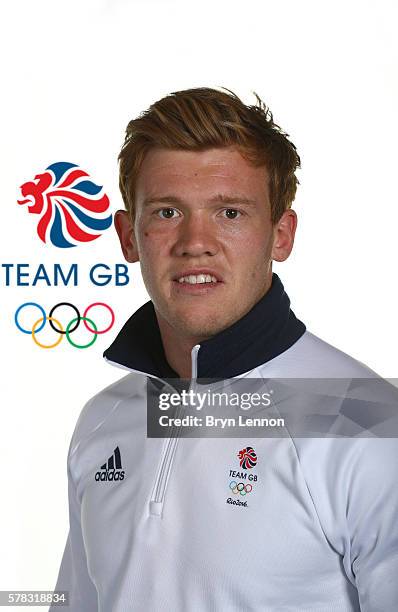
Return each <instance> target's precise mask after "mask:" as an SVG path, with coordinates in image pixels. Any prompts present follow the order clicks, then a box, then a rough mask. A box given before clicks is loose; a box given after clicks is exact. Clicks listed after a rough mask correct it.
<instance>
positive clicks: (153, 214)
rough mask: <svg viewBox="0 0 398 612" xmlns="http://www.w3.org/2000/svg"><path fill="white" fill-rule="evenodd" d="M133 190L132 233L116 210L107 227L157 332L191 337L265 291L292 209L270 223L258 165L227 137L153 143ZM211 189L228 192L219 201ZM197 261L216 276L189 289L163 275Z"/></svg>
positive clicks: (283, 250)
mask: <svg viewBox="0 0 398 612" xmlns="http://www.w3.org/2000/svg"><path fill="white" fill-rule="evenodd" d="M135 192H136V200H135V209H136V210H135V222H134V228H133V235H131V227H130V229H129V226H128V220H127V217H126V216H123V213H122V212H120V216H119V218H118V221H117V229H118V233H119V237H120V240H121V243H122V248H123V252H124V254H125V257H126V259H127V260H128V261H137V260H139V261H140V265H141V272H142V276H143V280H144V283H145V286H146V288H147V291H148V293H149V295H150V297H151V299H152V301H153V303H154V306H155V310H156V314H157V317H158V321H159V326H160V329H161V333H162V336H163V335H164V334H166V332H170V333H171V337H173V335H174V337H177V336H179V337H180V338H182V337H183V338H185V339H186V341H187V342H188V343H190V344H193V343H197V342H200V341H201V340H203V339H206V338H209V337H211V336H213V335H215V334H217V333H218V332H220V331H222V330H223V329H225V328H226V327H229V326H230V325H231V324H232V323H234V322H235V321H237V320H238V319H240V318H241V317H242V316H244V315H245V314H246V313H247V312H248V311H249V310H250V309H251V308H252V307H253V306H254V305H255V304H256V303H257V302H258V301H259V300H260V299H261V297H262V296H263V295H264V294H265V293H266V292H267V291H268V289H269V287H270V284H271V277H272V259H275V260H278V261H283V260H284V259H286V258H287V257H288V255H289V253H290V251H291V248H292V246H293V239H294V231H295V223H296V216H295V213H294V212H293V211H287V212H285V213H284V215H283V216H282V218H281V220H280V221H279V222H278V223H277V224H275V225H274V226H273V225H272V222H271V205H270V201H269V194H268V173H267V169H266V168H265V167H254V166H252V165H250V164H249V162H247V161H246V160H245V159H244V158H243V157H242V156H241V155H240V153H239V152H238V151H237V150H235V149H234V148H232V147H224V148H220V149H209V150H206V151H201V152H192V151H178V150H167V149H153V150H151V151H150V152H149V153H148V154H147V156H146V157H145V159H144V162H143V164H142V166H141V169H140V172H139V175H138V180H137V184H136V191H135ZM220 194H221V195H222V196H225V197H229V198H237V201H236V202H234V203H233V204H230V203H225V202H224V201H222V200H221V199H220V198H219V197H218V196H219V195H220ZM161 198H163V200H162V202H159V200H160V199H161ZM165 198H169V200H167V201H166V200H165ZM148 199H151V200H156V201H155V202H151V203H149V204H147V203H146V201H147V200H148ZM240 199H241V200H242V201H243V200H244V199H247V200H250V202H251V204H248V203H244V202H243V203H240ZM226 210H228V211H231V210H232V211H236V212H233V213H232V214H231V212H228V213H226ZM165 211H167V215H165ZM166 216H167V218H166ZM201 267H203V268H210V269H212V270H215V271H216V272H217V274H218V275H219V277H220V278H221V279H222V281H223V282H222V283H220V284H218V285H217V287H216V288H215V289H213V290H209V291H207V292H203V293H201V294H195V295H192V294H189V293H187V292H184V291H182V290H181V288H180V287H179V284H178V283H177V282H175V281H174V280H173V279H174V278H175V277H176V276H180V275H181V273H182V272H184V270H187V269H189V268H195V269H200V268H201Z"/></svg>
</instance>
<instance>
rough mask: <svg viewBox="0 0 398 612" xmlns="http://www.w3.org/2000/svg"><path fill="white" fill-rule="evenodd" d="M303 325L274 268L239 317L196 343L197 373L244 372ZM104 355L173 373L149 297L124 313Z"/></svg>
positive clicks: (215, 375) (288, 342) (291, 338)
mask: <svg viewBox="0 0 398 612" xmlns="http://www.w3.org/2000/svg"><path fill="white" fill-rule="evenodd" d="M305 329H306V328H305V325H304V323H302V322H301V321H299V319H297V318H296V317H295V315H294V313H293V312H292V311H291V310H290V300H289V297H288V296H287V294H286V292H285V290H284V287H283V285H282V282H281V280H280V279H279V277H278V276H277V275H276V274H275V273H274V274H273V275H272V284H271V287H270V289H269V290H268V292H267V293H266V294H265V295H264V296H263V297H262V298H261V300H260V301H259V302H257V304H255V306H253V308H252V309H251V310H250V311H249V312H248V313H247V314H246V315H245V316H244V317H242V318H241V319H239V321H236V322H235V323H233V325H231V326H230V327H228V328H227V329H224V330H223V331H222V332H220V333H219V334H217V335H215V336H213V337H212V338H209V339H208V340H205V341H203V342H201V343H200V350H199V353H198V378H219V379H223V378H232V377H234V376H238V375H239V374H243V373H244V372H248V371H250V370H252V369H253V368H255V367H257V366H259V365H261V364H263V363H265V362H267V361H270V360H271V359H273V358H274V357H277V356H278V355H280V354H281V353H283V352H284V351H286V350H287V349H288V348H290V347H291V346H292V345H293V344H294V343H295V342H297V340H298V339H299V338H300V337H301V336H302V335H303V334H304V332H305ZM104 357H106V359H108V360H109V361H112V362H114V363H117V364H119V365H122V366H125V367H127V368H130V369H132V370H138V371H140V372H144V373H146V374H152V375H154V376H158V377H159V378H178V374H177V373H176V372H175V371H174V370H173V369H172V368H171V367H170V365H169V364H168V363H167V360H166V357H165V353H164V349H163V344H162V339H161V336H160V331H159V326H158V322H157V318H156V314H155V309H154V306H153V303H152V302H147V303H146V304H144V305H143V306H141V308H139V309H138V310H137V312H135V313H134V314H133V315H132V316H131V317H130V319H129V320H128V321H127V323H126V324H125V325H124V327H123V328H122V329H121V331H120V332H119V334H118V336H117V337H116V339H115V340H114V342H113V343H112V344H111V346H110V347H109V348H108V349H107V350H106V351H105V353H104Z"/></svg>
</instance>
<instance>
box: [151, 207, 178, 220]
mask: <svg viewBox="0 0 398 612" xmlns="http://www.w3.org/2000/svg"><path fill="white" fill-rule="evenodd" d="M174 213H176V215H174ZM177 213H178V210H176V209H175V208H169V207H168V208H161V209H160V210H157V211H156V214H157V216H158V217H160V218H161V219H173V218H174V217H175V216H177Z"/></svg>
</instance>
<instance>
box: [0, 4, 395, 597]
mask: <svg viewBox="0 0 398 612" xmlns="http://www.w3.org/2000/svg"><path fill="white" fill-rule="evenodd" d="M1 13H2V15H1V26H0V27H1V35H0V44H1V58H2V68H1V89H2V94H1V99H2V111H1V114H0V121H1V168H2V181H1V184H2V210H3V223H2V224H1V262H0V263H14V264H15V263H30V266H31V268H30V269H31V270H32V271H34V269H35V267H36V266H37V265H38V264H39V263H45V265H46V266H48V268H49V269H50V268H51V266H52V264H53V263H55V262H57V263H61V264H64V265H65V266H66V267H68V266H69V265H70V264H71V263H73V262H77V263H78V264H79V271H80V272H81V274H82V276H81V280H80V282H79V286H78V287H74V288H69V287H45V286H43V285H38V286H37V287H18V286H16V284H15V282H13V283H12V285H11V286H9V287H6V286H5V274H4V270H2V271H1V276H0V289H1V298H2V299H1V317H0V330H1V336H0V337H1V341H2V357H1V360H2V368H1V373H2V385H1V392H2V401H1V411H2V419H1V424H2V427H1V434H0V436H1V437H0V444H1V447H0V452H1V466H2V469H1V479H2V502H1V504H0V524H1V561H0V590H1V589H3V590H5V589H52V588H53V586H54V584H55V580H56V576H57V572H58V566H59V562H60V559H61V554H62V551H63V548H64V544H65V538H66V535H67V527H68V516H67V491H66V471H65V465H66V455H67V449H68V445H69V440H70V436H71V434H72V431H73V427H74V424H75V422H76V419H77V417H78V414H79V413H80V410H81V408H82V406H83V404H84V403H85V401H86V400H87V399H88V398H89V397H90V396H91V395H92V394H94V393H95V392H97V391H99V390H100V389H101V388H102V387H103V386H105V385H106V384H109V383H111V382H112V381H114V380H116V379H117V378H120V377H121V376H122V375H124V373H123V372H122V371H121V370H118V369H116V368H113V367H111V366H109V365H106V364H105V363H104V362H103V360H102V357H101V355H102V351H103V350H104V349H105V348H106V347H107V346H108V345H109V344H110V342H111V340H112V338H113V337H114V336H115V333H116V331H117V330H118V329H120V327H121V325H122V324H123V322H124V321H125V320H126V319H127V318H128V316H129V315H130V314H131V313H132V312H133V311H134V310H135V309H137V308H138V307H139V306H140V305H141V304H142V303H143V302H144V301H146V299H147V296H146V293H145V290H144V287H143V285H142V281H141V279H140V274H139V269H138V268H137V264H136V265H135V266H130V276H131V281H130V284H129V285H128V286H126V287H115V286H114V285H109V286H106V287H94V286H93V285H92V284H90V283H89V282H87V280H86V278H85V276H86V274H87V270H88V269H89V267H90V266H92V265H93V264H95V263H98V262H104V263H107V264H108V265H111V264H114V263H115V262H122V261H123V260H122V255H121V253H119V247H118V243H117V240H116V235H115V233H114V231H113V230H108V231H107V232H105V234H104V235H103V236H102V237H101V238H99V239H98V240H96V241H94V242H92V243H89V244H86V245H82V246H78V247H76V248H74V249H57V248H55V247H53V246H51V245H44V244H42V243H41V242H40V241H39V239H38V238H37V235H36V230H35V228H36V225H35V219H34V218H33V215H29V214H28V212H27V210H26V209H23V208H22V207H18V206H17V204H16V199H17V198H18V197H20V194H19V192H18V187H19V185H21V184H22V183H23V182H25V181H27V180H31V179H32V178H33V176H34V175H35V174H36V173H38V172H42V171H44V169H45V168H46V167H47V166H48V165H49V164H51V163H53V162H56V161H64V160H66V161H71V162H74V163H77V164H79V165H81V166H82V167H83V168H84V169H86V170H87V171H88V172H89V173H90V174H91V176H92V177H93V180H95V182H97V183H99V184H101V185H103V186H104V189H105V191H106V193H107V194H108V195H109V197H110V200H111V207H112V210H116V209H117V208H121V207H122V201H121V197H120V195H119V192H118V178H117V163H116V157H117V154H118V151H119V148H120V145H121V143H122V140H123V137H124V129H125V126H126V124H127V122H128V120H129V119H130V118H132V117H134V116H136V115H137V114H138V113H139V112H140V111H141V110H143V109H144V108H146V107H147V106H148V105H149V104H150V103H151V102H153V101H154V100H156V99H158V98H160V97H161V96H163V95H165V94H167V93H169V92H172V91H176V90H178V89H184V88H188V87H196V86H225V87H228V88H229V89H232V90H233V91H235V92H236V93H237V94H238V95H240V96H241V97H242V98H243V99H244V100H245V101H246V102H253V97H252V95H251V92H252V91H253V90H255V91H257V92H258V93H259V95H260V96H261V97H262V98H263V99H264V100H265V101H266V103H267V104H269V106H270V108H271V110H272V111H273V113H274V118H275V120H276V122H277V123H279V124H280V125H281V126H282V127H283V128H284V129H285V130H286V131H287V132H288V133H289V134H290V135H291V138H292V140H293V142H294V143H295V144H296V146H297V147H298V151H299V153H300V155H301V158H302V170H301V171H300V175H299V178H300V182H301V186H300V187H299V192H298V196H297V198H296V205H295V209H296V210H297V212H298V215H299V228H298V235H297V240H296V246H295V250H294V253H293V255H292V256H291V258H290V260H289V261H288V262H286V263H285V264H280V265H278V266H277V268H276V270H277V272H278V273H279V274H280V276H281V278H282V280H283V282H284V284H285V287H286V289H287V291H288V293H289V295H290V297H291V300H292V306H293V309H294V311H295V312H296V314H297V316H298V317H299V318H301V319H302V320H303V321H304V322H305V323H306V324H307V327H308V329H309V330H310V331H312V332H314V333H315V334H317V335H319V336H320V337H322V338H323V339H325V340H326V341H328V342H330V343H332V344H334V345H335V346H337V347H339V348H340V349H342V350H344V351H345V352H347V353H349V354H351V355H353V356H354V357H356V358H357V359H359V360H361V361H363V362H364V363H366V364H367V365H369V366H370V367H372V368H373V369H375V370H376V371H377V372H379V373H380V374H382V375H383V376H386V377H394V376H398V365H397V359H396V346H397V343H398V326H397V324H396V316H395V309H396V303H397V289H396V280H395V277H396V264H397V237H396V228H397V227H398V206H397V191H396V164H397V142H398V133H397V126H398V122H397V115H396V109H397V108H398V84H397V51H398V42H397V37H396V18H397V9H396V3H395V2H394V1H393V0H392V1H386V0H379V1H378V2H377V3H376V2H369V1H364V0H361V1H355V0H354V1H353V0H351V2H345V1H344V2H343V1H342V0H334V1H333V2H318V1H316V0H302V1H300V2H297V1H296V0H292V1H288V0H281V1H279V2H275V1H272V2H271V1H268V0H252V1H251V2H250V3H243V2H242V0H240V1H239V2H238V1H237V0H228V1H227V0H219V1H218V2H214V1H209V0H202V1H201V2H200V3H199V2H196V3H193V2H189V1H187V0H185V1H184V2H183V1H180V0H175V1H173V0H162V1H161V0H159V1H155V0H141V1H137V0H136V1H134V0H130V1H129V0H124V1H123V0H69V1H68V2H54V1H53V0H52V1H50V0H48V1H45V0H36V1H35V2H31V1H30V0H25V1H18V0H14V1H13V2H8V3H2V8H1ZM25 301H36V302H39V303H41V304H43V306H44V307H45V308H46V309H47V311H48V310H49V309H50V308H51V306H52V305H54V304H55V303H57V302H60V301H72V302H74V303H76V304H78V305H79V306H81V307H84V306H86V305H88V304H89V303H90V302H92V301H106V302H108V303H109V304H111V305H112V306H113V307H114V308H115V310H116V325H115V327H114V328H113V329H112V330H111V332H110V333H109V334H106V335H104V336H102V337H100V338H99V339H98V341H97V342H96V344H95V345H94V346H93V347H92V348H90V349H87V350H86V351H79V350H76V349H73V348H72V347H71V346H69V345H67V343H66V342H63V343H62V344H61V345H60V346H59V347H57V348H56V349H54V350H47V351H46V350H42V349H40V348H39V347H37V346H36V345H34V344H33V342H32V340H31V338H29V336H26V335H24V334H21V333H19V332H18V331H17V329H16V327H15V325H14V322H13V314H14V312H15V309H16V308H17V306H18V305H20V304H21V303H22V302H25ZM37 609H39V608H37ZM41 609H43V608H41Z"/></svg>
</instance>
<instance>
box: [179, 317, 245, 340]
mask: <svg viewBox="0 0 398 612" xmlns="http://www.w3.org/2000/svg"><path fill="white" fill-rule="evenodd" d="M173 318H174V325H173V327H174V328H175V329H176V330H178V331H179V332H180V333H181V334H183V335H184V336H190V337H192V338H201V339H202V340H204V339H206V338H211V337H212V336H215V335H217V334H218V333H220V332H221V331H223V330H224V329H226V328H227V327H229V326H230V325H231V324H232V322H233V320H234V319H233V318H231V322H229V320H226V318H225V313H224V314H223V315H219V316H217V315H214V314H213V315H211V314H210V313H202V314H201V315H198V316H192V313H190V315H185V316H184V315H183V314H181V315H180V316H178V315H177V316H175V317H173Z"/></svg>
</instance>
